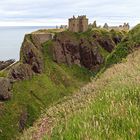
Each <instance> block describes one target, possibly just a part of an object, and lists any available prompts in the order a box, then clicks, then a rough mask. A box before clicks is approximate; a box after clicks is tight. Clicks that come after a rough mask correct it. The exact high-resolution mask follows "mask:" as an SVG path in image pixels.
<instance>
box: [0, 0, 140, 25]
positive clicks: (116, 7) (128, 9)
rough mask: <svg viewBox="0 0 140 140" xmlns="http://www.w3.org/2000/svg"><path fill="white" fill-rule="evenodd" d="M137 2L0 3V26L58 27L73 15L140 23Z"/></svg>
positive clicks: (50, 0)
mask: <svg viewBox="0 0 140 140" xmlns="http://www.w3.org/2000/svg"><path fill="white" fill-rule="evenodd" d="M139 5H140V0H69V1H68V0H3V1H2V0H1V1H0V25H1V26H2V25H60V24H67V18H69V17H71V16H72V15H76V16H77V15H87V16H88V18H89V19H90V22H93V21H94V20H97V23H99V24H103V23H105V22H108V23H109V24H112V25H116V24H121V23H123V22H129V23H130V24H131V26H134V25H136V24H137V23H140V8H139Z"/></svg>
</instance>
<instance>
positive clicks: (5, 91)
mask: <svg viewBox="0 0 140 140" xmlns="http://www.w3.org/2000/svg"><path fill="white" fill-rule="evenodd" d="M11 88H12V80H10V79H8V78H0V101H5V100H9V99H10V98H11V95H12V93H11Z"/></svg>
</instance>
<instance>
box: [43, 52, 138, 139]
mask: <svg viewBox="0 0 140 140" xmlns="http://www.w3.org/2000/svg"><path fill="white" fill-rule="evenodd" d="M139 59H140V50H138V51H136V52H135V53H133V54H131V55H129V57H127V59H126V61H125V62H123V63H121V64H117V65H114V66H113V67H111V68H109V69H107V70H106V71H105V72H104V73H103V74H102V75H101V76H100V78H99V79H97V80H95V81H93V82H92V83H91V84H90V85H89V87H88V88H87V90H86V91H87V93H88V94H89V96H87V97H85V98H88V99H87V100H90V101H89V103H88V104H87V105H86V106H85V107H84V108H83V107H80V106H83V105H84V104H85V103H86V102H85V100H83V102H82V103H80V106H79V109H77V111H76V110H75V112H74V111H73V112H71V113H70V114H69V115H64V116H63V117H61V119H60V120H59V121H58V123H57V125H55V127H54V128H53V132H52V133H51V136H49V138H50V139H51V140H56V139H57V140H61V139H66V140H73V139H74V140H81V139H85V140H86V139H90V140H100V139H101V140H102V139H103V140H120V139H123V140H125V139H126V140H135V139H140V131H139V130H140V106H139V105H140V92H139V91H140V82H139V79H140V61H139ZM92 88H93V90H89V89H92ZM94 94H95V96H94V98H93V97H92V95H94ZM72 102H74V101H73V99H72ZM78 103H79V102H78V101H77V105H78ZM60 106H61V105H60ZM60 108H61V109H62V110H64V109H63V108H64V107H60ZM73 108H74V107H73ZM67 110H69V109H67ZM62 113H63V114H67V113H65V112H61V114H62ZM57 118H58V117H57ZM47 138H48V136H45V137H44V140H45V139H47Z"/></svg>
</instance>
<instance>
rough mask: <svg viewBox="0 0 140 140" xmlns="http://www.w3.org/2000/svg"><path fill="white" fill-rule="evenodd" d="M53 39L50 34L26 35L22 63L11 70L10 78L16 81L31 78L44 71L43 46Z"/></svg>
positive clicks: (22, 48) (21, 57)
mask: <svg viewBox="0 0 140 140" xmlns="http://www.w3.org/2000/svg"><path fill="white" fill-rule="evenodd" d="M50 39H52V34H49V33H31V34H27V35H25V38H24V41H23V43H22V47H21V50H20V61H19V63H18V64H16V65H15V66H14V67H12V69H11V70H10V73H9V77H10V78H12V79H15V80H23V79H29V78H31V77H32V76H33V75H34V74H35V73H38V74H39V73H42V72H43V71H44V60H43V54H42V44H43V43H44V42H46V41H48V40H50Z"/></svg>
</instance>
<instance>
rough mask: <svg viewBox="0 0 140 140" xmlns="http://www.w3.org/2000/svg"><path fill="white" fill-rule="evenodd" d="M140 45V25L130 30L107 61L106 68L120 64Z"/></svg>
mask: <svg viewBox="0 0 140 140" xmlns="http://www.w3.org/2000/svg"><path fill="white" fill-rule="evenodd" d="M139 44H140V24H139V25H137V26H136V27H134V28H133V29H132V30H130V31H129V32H128V33H127V35H126V36H125V38H124V39H123V40H122V41H121V43H120V44H118V46H117V47H116V49H115V50H114V51H113V52H112V53H111V54H110V55H109V56H108V58H107V60H106V64H105V66H106V67H109V66H110V65H112V64H115V63H118V62H120V61H121V60H122V59H123V58H126V56H127V55H128V54H130V53H131V52H132V51H134V49H136V48H138V47H139Z"/></svg>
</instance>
